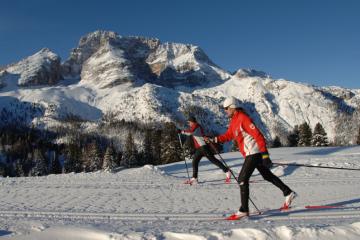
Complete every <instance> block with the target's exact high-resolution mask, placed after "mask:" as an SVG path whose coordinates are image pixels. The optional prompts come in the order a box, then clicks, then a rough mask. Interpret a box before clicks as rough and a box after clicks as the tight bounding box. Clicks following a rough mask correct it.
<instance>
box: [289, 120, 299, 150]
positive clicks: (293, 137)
mask: <svg viewBox="0 0 360 240" xmlns="http://www.w3.org/2000/svg"><path fill="white" fill-rule="evenodd" d="M299 135H300V131H299V126H298V125H295V127H294V130H293V131H292V132H291V133H290V135H289V136H288V138H287V139H288V142H289V147H296V146H298V143H299Z"/></svg>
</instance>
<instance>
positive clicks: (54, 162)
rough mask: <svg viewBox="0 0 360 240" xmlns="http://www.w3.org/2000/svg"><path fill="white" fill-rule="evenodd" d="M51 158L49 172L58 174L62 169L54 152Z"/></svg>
mask: <svg viewBox="0 0 360 240" xmlns="http://www.w3.org/2000/svg"><path fill="white" fill-rule="evenodd" d="M51 154H52V158H51V164H50V172H51V173H53V174H60V173H61V171H62V169H61V165H60V161H59V157H58V154H57V152H56V151H52V152H51Z"/></svg>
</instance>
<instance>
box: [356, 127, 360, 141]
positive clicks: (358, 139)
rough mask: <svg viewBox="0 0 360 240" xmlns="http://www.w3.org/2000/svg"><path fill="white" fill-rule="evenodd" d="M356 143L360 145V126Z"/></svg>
mask: <svg viewBox="0 0 360 240" xmlns="http://www.w3.org/2000/svg"><path fill="white" fill-rule="evenodd" d="M356 144H357V145H360V128H359V132H358V135H357V138H356Z"/></svg>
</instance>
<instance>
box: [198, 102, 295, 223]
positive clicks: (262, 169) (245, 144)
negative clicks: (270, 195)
mask: <svg viewBox="0 0 360 240" xmlns="http://www.w3.org/2000/svg"><path fill="white" fill-rule="evenodd" d="M223 107H224V109H225V112H226V114H227V115H228V117H229V118H230V125H229V127H228V129H227V131H226V132H225V133H224V134H222V135H219V136H216V137H214V138H207V137H205V140H206V141H214V142H220V143H222V142H227V141H231V140H233V139H235V140H236V142H237V143H238V147H239V150H240V152H241V154H242V155H243V156H244V158H245V161H244V164H243V166H242V168H241V171H240V174H239V177H238V182H239V185H240V193H241V207H240V209H239V211H238V212H237V213H235V214H233V215H232V216H230V217H229V219H231V220H236V219H240V218H242V217H245V216H248V215H249V179H250V177H251V175H252V173H253V172H254V170H255V168H256V169H257V170H258V171H259V173H260V174H261V175H262V177H263V178H264V179H265V180H267V181H269V182H271V183H273V184H274V185H275V186H277V187H278V188H280V190H281V191H282V192H283V194H284V196H285V203H284V205H283V207H282V208H288V207H289V206H290V204H291V202H292V200H293V199H294V198H295V197H296V193H295V192H294V191H292V190H291V189H290V188H289V187H288V186H287V185H285V184H284V183H283V182H282V181H281V180H280V179H279V178H278V177H277V176H275V175H274V174H273V173H272V172H271V171H270V169H269V168H270V165H271V160H270V158H269V154H268V151H267V148H266V141H265V138H264V136H263V135H262V133H261V132H260V131H259V129H258V128H257V127H256V126H255V124H254V123H253V121H252V120H251V118H250V117H249V116H248V115H247V114H246V113H245V112H244V111H243V110H242V108H240V107H239V103H238V101H237V100H236V99H235V98H234V97H229V98H227V99H225V101H224V104H223Z"/></svg>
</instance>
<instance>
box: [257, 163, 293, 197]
mask: <svg viewBox="0 0 360 240" xmlns="http://www.w3.org/2000/svg"><path fill="white" fill-rule="evenodd" d="M256 168H257V170H258V171H259V172H260V174H261V176H262V177H263V178H264V179H265V180H266V181H268V182H271V183H272V184H274V185H275V186H277V187H278V188H279V189H280V190H281V191H282V192H283V194H284V196H287V195H289V194H290V193H291V192H292V190H291V189H290V188H289V187H288V186H287V185H286V184H285V183H283V182H282V181H281V180H280V178H278V177H277V176H276V175H274V174H273V173H272V172H271V171H270V169H269V168H267V167H265V166H263V165H262V164H261V163H260V164H259V165H258V166H257V167H256Z"/></svg>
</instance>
